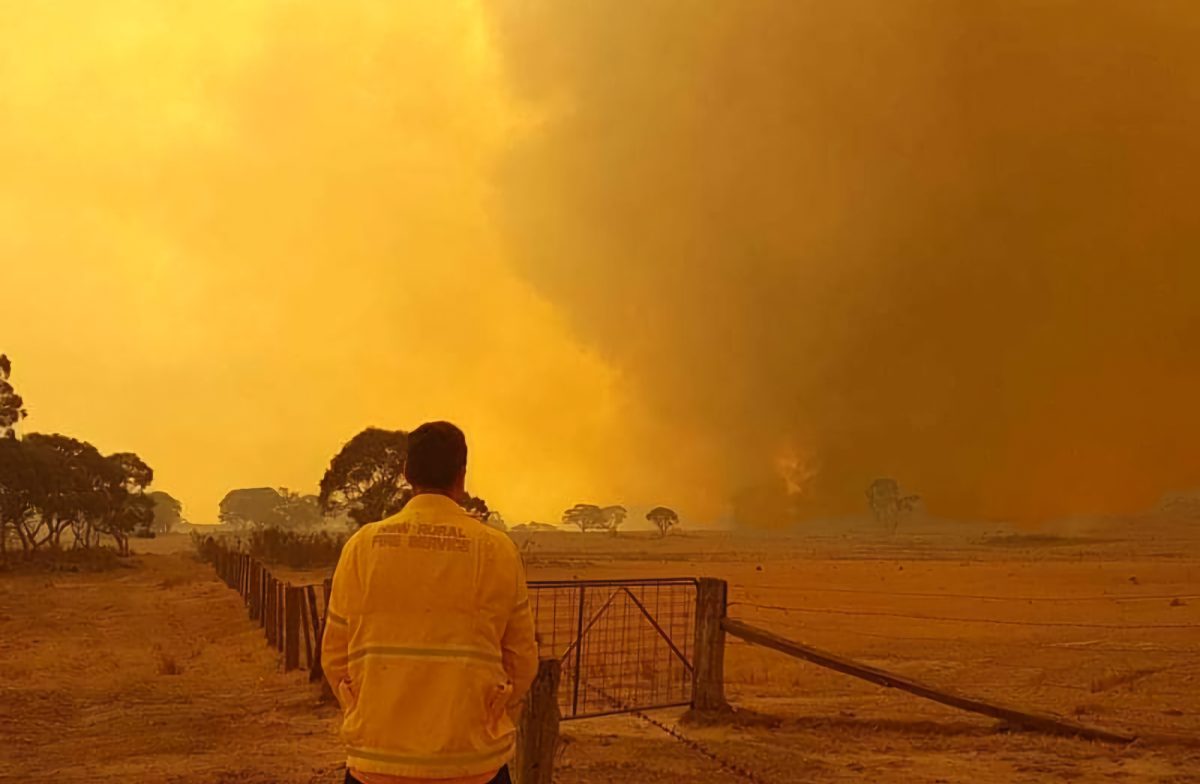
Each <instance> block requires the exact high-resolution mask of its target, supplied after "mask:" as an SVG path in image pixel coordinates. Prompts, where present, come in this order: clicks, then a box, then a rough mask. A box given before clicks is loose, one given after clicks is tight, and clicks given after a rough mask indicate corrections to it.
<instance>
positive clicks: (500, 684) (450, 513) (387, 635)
mask: <svg viewBox="0 0 1200 784" xmlns="http://www.w3.org/2000/svg"><path fill="white" fill-rule="evenodd" d="M327 618H328V621H327V623H326V627H325V637H324V639H323V640H322V646H321V660H322V666H323V667H324V670H325V676H326V678H328V679H329V682H330V684H331V685H332V686H333V690H334V693H335V694H336V695H337V698H338V701H339V702H340V703H341V704H342V710H343V711H344V712H345V717H344V720H343V723H342V738H343V740H344V741H345V743H346V746H347V752H346V754H347V757H348V763H349V765H350V767H352V768H354V769H356V770H363V771H373V772H377V773H390V774H393V775H398V776H411V777H414V778H431V779H436V778H452V777H456V776H471V775H475V774H480V773H486V772H489V771H495V770H498V769H499V768H500V767H501V766H503V765H504V764H505V763H507V762H508V761H509V760H510V759H511V758H512V754H513V741H514V736H515V732H516V731H515V728H514V726H513V722H512V720H511V718H510V717H509V711H508V709H509V708H513V707H515V706H516V704H517V703H518V701H519V700H520V699H521V698H522V697H523V696H524V694H525V692H526V691H527V690H528V689H529V686H530V684H531V683H532V682H533V678H534V675H535V674H536V672H537V644H536V643H535V641H534V630H533V617H532V615H531V614H530V610H529V599H528V595H527V592H526V585H525V570H524V568H523V566H522V564H521V557H520V554H519V553H518V552H517V548H516V546H515V545H514V544H513V542H512V540H511V539H509V538H508V536H507V535H506V534H504V533H503V532H502V531H498V530H496V529H494V528H491V527H489V526H486V525H484V524H483V523H481V522H479V521H478V520H476V519H475V518H473V517H471V516H469V515H468V514H466V512H464V511H463V510H462V508H461V507H459V506H458V504H456V503H455V502H454V501H452V500H451V499H449V498H447V497H445V496H442V495H433V494H422V495H418V496H416V497H415V498H413V499H412V500H411V501H409V503H408V505H407V506H406V507H405V508H404V510H403V511H401V512H400V513H399V514H397V515H395V516H393V517H390V518H388V519H386V520H383V521H381V522H378V523H372V524H370V525H366V526H363V527H362V528H361V529H360V530H359V531H358V532H356V533H355V534H354V535H353V536H352V537H350V540H349V541H348V542H347V543H346V546H345V547H344V548H343V550H342V555H341V558H340V559H339V561H338V565H337V570H336V571H335V572H334V576H333V593H332V594H331V596H330V598H329V610H328V616H327Z"/></svg>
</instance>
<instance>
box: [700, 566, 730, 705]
mask: <svg viewBox="0 0 1200 784" xmlns="http://www.w3.org/2000/svg"><path fill="white" fill-rule="evenodd" d="M728 593H729V584H728V583H726V582H725V581H724V580H716V579H713V578H711V577H703V578H701V579H700V581H699V583H698V584H697V587H696V645H695V656H694V658H695V660H696V661H695V662H694V665H693V669H692V708H693V709H695V710H698V711H719V710H724V709H726V708H727V707H729V704H728V703H727V702H725V629H724V628H723V627H722V626H721V622H722V621H723V620H725V610H726V606H727V601H728V598H727V597H728Z"/></svg>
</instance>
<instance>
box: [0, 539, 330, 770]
mask: <svg viewBox="0 0 1200 784" xmlns="http://www.w3.org/2000/svg"><path fill="white" fill-rule="evenodd" d="M160 549H161V547H160ZM130 566H131V567H132V568H122V569H117V570H115V571H109V572H103V573H93V574H88V573H81V574H36V575H32V574H27V575H16V576H14V575H0V739H2V740H0V781H3V782H43V781H44V782H56V783H57V782H61V783H62V784H67V783H68V782H80V784H83V782H87V783H88V784H92V783H93V782H118V781H120V782H164V783H168V782H230V784H232V782H263V783H266V782H307V781H321V782H326V781H334V780H335V774H334V773H333V771H334V769H335V768H337V767H338V766H339V765H340V764H341V759H342V758H341V755H340V752H339V749H338V748H337V743H336V738H335V736H334V734H333V729H332V728H333V726H334V722H335V720H336V717H335V711H334V710H333V709H331V708H329V707H320V706H319V705H318V704H317V695H316V692H315V691H314V690H313V689H312V688H311V687H310V686H309V684H308V682H307V680H306V677H305V676H304V674H302V673H301V674H296V673H292V674H289V675H286V676H285V675H283V674H282V673H280V672H279V671H278V669H279V668H278V666H277V661H276V657H275V655H274V653H273V652H271V651H268V650H267V648H266V646H265V645H264V644H263V641H262V635H261V632H260V631H259V629H258V628H257V627H256V626H252V625H251V624H250V622H249V621H248V620H247V619H246V616H245V612H244V609H243V607H242V603H241V600H240V599H239V598H238V597H237V595H236V594H235V593H234V592H232V591H230V590H229V589H227V588H226V587H225V586H224V584H222V583H219V582H217V581H216V580H215V579H214V577H213V574H212V571H211V569H209V568H208V567H207V566H205V565H203V564H201V563H199V562H197V561H196V560H195V559H194V558H192V557H191V555H190V554H187V553H176V554H162V555H139V556H137V557H136V559H135V560H134V563H132V564H130Z"/></svg>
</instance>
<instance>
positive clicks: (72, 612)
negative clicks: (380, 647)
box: [0, 524, 1200, 784]
mask: <svg viewBox="0 0 1200 784" xmlns="http://www.w3.org/2000/svg"><path fill="white" fill-rule="evenodd" d="M1135 533H1136V536H1137V539H1136V540H1135V539H1133V538H1132V536H1133V535H1134V534H1135ZM1193 536H1194V535H1193V534H1192V532H1191V531H1190V530H1188V529H1186V528H1181V527H1178V526H1170V525H1166V526H1164V525H1161V524H1159V525H1158V526H1157V527H1150V526H1149V525H1141V526H1139V527H1138V528H1136V529H1133V528H1131V527H1130V526H1129V525H1128V524H1126V525H1122V526H1116V527H1113V528H1111V529H1110V530H1090V531H1087V532H1075V533H1074V534H1073V535H1072V536H1046V535H1037V536H1031V535H1025V534H1019V533H1017V534H1013V533H1012V532H1001V533H1000V534H996V535H992V536H990V537H982V536H980V535H976V534H972V535H963V534H961V533H960V534H948V533H946V532H945V531H944V530H933V529H931V530H927V531H920V530H918V531H909V532H907V533H906V534H904V535H901V536H898V537H895V538H892V539H888V538H884V537H879V536H877V535H872V534H851V535H834V534H830V533H826V534H823V535H817V534H813V535H809V536H805V537H798V538H790V539H777V538H765V537H750V536H737V537H734V536H730V535H721V534H704V535H687V536H675V537H671V538H670V539H668V540H667V541H656V540H654V539H652V538H651V537H649V536H643V535H629V536H625V535H623V536H622V537H620V538H618V539H616V540H612V539H609V538H608V537H604V536H599V535H597V536H589V537H583V536H579V535H574V536H573V535H567V534H545V535H538V536H537V538H536V539H535V540H534V541H533V543H532V544H530V545H529V546H528V549H527V550H526V557H527V559H528V561H529V563H530V577H531V578H534V579H538V578H573V577H579V578H594V577H646V576H671V575H687V576H695V575H703V576H715V577H722V578H725V579H727V580H729V582H730V585H731V589H730V594H731V595H730V599H731V607H730V614H731V615H733V616H735V617H740V618H743V619H746V620H748V621H750V622H752V623H756V624H760V625H762V626H764V627H766V628H769V629H771V630H773V631H775V632H776V633H778V634H782V635H784V636H792V637H794V638H796V639H798V640H801V641H804V642H806V643H809V644H812V645H817V646H820V647H824V648H826V649H828V650H831V651H834V652H836V653H839V654H841V655H843V656H847V657H852V658H856V659H859V660H861V661H864V662H866V663H869V664H873V665H875V666H878V667H882V668H885V669H890V670H895V671H898V672H901V673H905V674H908V675H911V676H914V677H917V678H920V679H922V680H924V681H926V682H928V683H930V684H933V685H942V686H946V687H950V688H954V689H957V690H960V691H963V692H967V693H970V694H975V695H978V696H982V697H990V698H994V699H998V700H1001V701H1004V702H1006V703H1010V704H1015V705H1019V706H1022V707H1026V708H1030V709H1036V710H1041V711H1051V712H1055V713H1059V714H1061V715H1065V716H1069V717H1072V718H1075V719H1077V720H1079V721H1083V722H1086V723H1091V724H1095V725H1098V726H1102V727H1105V728H1108V729H1115V730H1121V731H1126V732H1129V733H1131V734H1135V735H1138V736H1139V740H1138V742H1137V743H1135V744H1133V745H1130V746H1123V747H1121V746H1109V745H1104V744H1097V743H1090V742H1084V741H1078V740H1071V739H1062V738H1047V737H1043V736H1040V735H1033V734H1028V733H1020V732H1012V731H1009V730H1008V729H1007V728H1004V727H1002V726H1000V725H999V724H998V723H997V722H995V721H993V720H991V719H988V718H985V717H981V716H975V715H973V714H966V713H961V712H958V711H954V710H952V709H949V708H945V707H942V706H940V705H936V704H933V703H930V702H926V701H923V700H920V699H918V698H916V697H912V696H910V695H907V694H904V693H900V692H891V691H887V690H884V689H880V688H878V687H875V686H872V685H870V684H866V683H862V682H859V681H856V680H853V679H850V678H848V677H846V676H843V675H839V674H837V673H833V672H829V671H826V670H823V669H820V668H818V667H815V666H812V665H809V664H805V663H803V662H795V661H792V660H789V659H787V658H786V657H783V656H782V655H780V654H777V653H775V652H772V651H767V650H762V649H757V648H752V647H749V646H746V645H743V644H741V643H738V642H731V644H730V647H729V649H728V656H727V680H728V692H729V697H730V699H731V701H732V702H733V703H734V704H735V705H736V706H737V707H738V708H739V711H738V713H737V714H735V717H734V718H733V720H732V721H730V722H723V723H721V724H718V725H707V726H704V725H698V724H695V723H690V722H687V721H686V720H685V719H684V717H683V716H682V715H681V713H680V712H679V711H670V710H668V711H662V712H658V713H655V714H654V716H655V717H656V718H657V719H658V720H660V721H661V722H663V723H664V724H666V725H668V726H670V727H678V729H679V731H680V732H681V733H682V735H683V736H684V737H686V738H689V739H690V740H691V741H692V744H690V745H689V744H685V743H684V742H681V741H680V740H678V739H676V738H673V737H670V736H669V735H667V734H666V733H665V732H664V731H663V730H662V729H660V728H658V727H655V726H652V725H651V724H649V723H647V722H645V721H643V720H641V719H639V718H635V717H616V718H605V719H589V720H582V721H573V722H567V723H565V724H564V725H563V733H564V737H565V740H566V743H565V746H564V748H563V750H562V751H561V753H560V758H559V764H558V768H557V775H556V781H558V782H560V783H561V784H576V783H578V784H584V783H585V782H586V783H587V784H601V783H603V782H621V783H622V784H628V782H650V783H652V784H657V783H659V782H664V783H665V782H669V781H670V782H673V781H676V780H686V781H698V782H729V781H739V780H745V779H744V778H741V777H739V776H738V775H736V774H734V773H732V772H730V771H729V770H727V769H725V768H722V767H721V764H720V763H719V762H718V761H716V760H714V757H715V758H718V759H721V760H725V761H729V762H733V763H735V764H737V765H738V766H739V767H741V768H742V769H744V770H746V771H748V772H749V773H750V774H751V775H752V776H754V777H755V778H756V779H757V780H759V781H762V782H801V781H803V782H843V781H846V782H848V781H864V780H868V781H877V782H894V783H897V784H898V783H899V782H930V783H931V784H932V783H933V782H965V781H970V782H973V783H974V784H988V783H990V782H997V783H998V782H1043V781H1078V782H1091V781H1103V782H1160V783H1161V784H1168V783H1170V784H1182V783H1183V782H1200V542H1198V541H1197V540H1196V539H1195V538H1193ZM148 544H149V547H148V548H145V549H153V550H155V551H156V554H145V555H140V556H139V557H138V561H139V565H138V567H137V568H135V569H122V570H119V571H117V572H109V573H104V574H79V575H40V576H29V575H26V576H16V577H14V576H0V591H2V593H0V736H2V737H3V738H4V742H3V747H0V748H2V749H3V750H2V751H0V781H8V780H14V781H15V780H19V781H80V782H83V781H87V782H100V781H130V780H133V781H164V782H171V781H189V782H190V781H197V782H203V781H231V782H232V781H279V782H308V781H323V782H324V781H337V780H340V778H339V777H340V772H339V771H338V770H337V769H338V767H339V761H340V751H339V748H338V744H337V739H336V725H337V717H336V715H335V713H334V712H333V711H331V710H330V709H328V708H321V707H318V706H317V704H316V691H315V689H313V688H311V687H310V686H308V684H306V683H305V682H304V679H303V675H288V676H284V675H282V674H280V673H278V663H277V660H276V657H275V656H274V654H273V653H272V652H270V651H267V650H266V647H265V645H264V644H263V642H262V638H261V633H260V632H259V630H258V629H257V627H255V626H252V625H251V624H250V622H249V621H247V620H246V618H245V613H244V610H243V608H242V606H241V604H240V602H239V601H238V599H237V598H236V596H235V595H234V594H233V592H231V591H229V590H228V589H226V588H225V587H224V586H223V585H222V584H220V583H218V582H217V581H216V580H215V579H214V578H212V576H211V574H210V572H209V571H208V569H207V567H205V566H203V565H201V564H198V563H196V562H195V561H193V560H192V559H191V558H190V556H188V555H187V554H185V553H174V554H172V553H170V552H169V551H170V550H172V549H176V548H178V547H179V546H180V544H182V542H174V543H173V542H171V541H170V540H162V541H155V542H153V543H148ZM296 576H297V577H302V576H303V575H301V574H297V575H296ZM312 576H313V578H314V579H316V578H318V577H319V576H320V573H313V575H312ZM168 660H170V661H173V662H174V663H175V664H176V665H177V668H178V669H179V670H180V672H179V673H178V674H173V675H172V674H164V671H167V672H170V671H171V670H173V669H175V668H174V667H171V666H169V662H168Z"/></svg>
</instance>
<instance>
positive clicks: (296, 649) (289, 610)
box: [283, 583, 300, 672]
mask: <svg viewBox="0 0 1200 784" xmlns="http://www.w3.org/2000/svg"><path fill="white" fill-rule="evenodd" d="M283 608H284V616H283V618H284V620H283V671H284V672H291V671H292V670H298V669H300V589H299V588H296V587H294V586H293V585H292V584H291V583H288V584H287V585H286V587H285V588H284V602H283Z"/></svg>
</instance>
